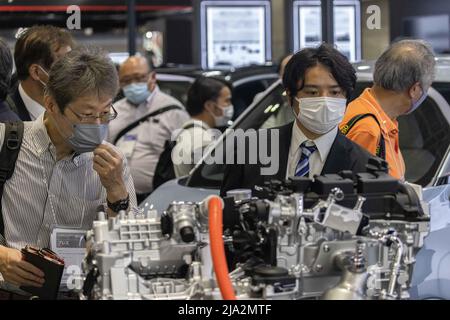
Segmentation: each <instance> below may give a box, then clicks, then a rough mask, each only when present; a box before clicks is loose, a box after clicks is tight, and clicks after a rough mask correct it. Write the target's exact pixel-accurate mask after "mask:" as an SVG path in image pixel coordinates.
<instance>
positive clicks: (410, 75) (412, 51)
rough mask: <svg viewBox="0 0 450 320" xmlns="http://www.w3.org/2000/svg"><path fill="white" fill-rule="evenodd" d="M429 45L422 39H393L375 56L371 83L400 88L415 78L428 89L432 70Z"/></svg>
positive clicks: (432, 63)
mask: <svg viewBox="0 0 450 320" xmlns="http://www.w3.org/2000/svg"><path fill="white" fill-rule="evenodd" d="M435 64H436V62H435V57H434V53H433V49H432V48H431V47H430V45H429V44H427V43H426V42H425V41H422V40H402V41H398V42H395V43H393V44H391V45H390V46H389V48H388V49H387V50H386V51H385V52H384V53H383V54H382V55H381V56H380V57H379V58H378V60H377V62H376V63H375V71H374V75H373V80H374V83H375V84H376V85H378V86H380V87H382V88H384V89H386V90H392V91H395V92H404V91H405V90H408V89H410V88H411V87H412V86H413V85H414V84H415V83H416V82H419V83H420V85H421V87H422V89H424V90H428V88H429V87H430V86H431V84H432V82H433V79H434V74H435V70H434V67H435Z"/></svg>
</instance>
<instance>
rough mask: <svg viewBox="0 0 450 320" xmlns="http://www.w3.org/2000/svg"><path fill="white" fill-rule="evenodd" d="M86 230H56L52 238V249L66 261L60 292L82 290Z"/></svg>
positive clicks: (53, 231)
mask: <svg viewBox="0 0 450 320" xmlns="http://www.w3.org/2000/svg"><path fill="white" fill-rule="evenodd" d="M85 235H86V230H83V229H66V228H58V227H56V228H54V229H53V230H52V233H51V236H50V249H51V250H52V251H54V252H55V253H56V254H57V255H58V256H60V257H61V258H63V259H64V264H65V267H64V272H63V275H62V278H61V285H60V291H68V290H74V289H78V290H79V289H81V287H82V274H83V272H82V268H81V264H82V262H83V259H84V257H85V255H86V238H85Z"/></svg>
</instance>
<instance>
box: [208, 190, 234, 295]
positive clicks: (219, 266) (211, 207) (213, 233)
mask: <svg viewBox="0 0 450 320" xmlns="http://www.w3.org/2000/svg"><path fill="white" fill-rule="evenodd" d="M208 211H209V242H210V246H211V256H212V260H213V266H214V272H215V274H216V279H217V283H218V285H219V288H220V292H221V293H222V298H223V299H224V300H236V295H235V294H234V289H233V285H232V284H231V280H230V277H229V276H228V266H227V260H226V257H225V249H224V244H223V237H222V233H223V220H222V199H220V198H219V197H212V198H211V199H210V200H209V202H208Z"/></svg>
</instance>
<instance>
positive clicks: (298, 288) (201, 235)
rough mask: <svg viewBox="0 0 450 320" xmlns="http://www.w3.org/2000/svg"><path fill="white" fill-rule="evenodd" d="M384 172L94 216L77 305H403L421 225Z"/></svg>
mask: <svg viewBox="0 0 450 320" xmlns="http://www.w3.org/2000/svg"><path fill="white" fill-rule="evenodd" d="M385 171H386V170H385V168H382V167H381V166H380V165H375V164H372V165H371V168H370V171H369V172H368V173H364V174H358V175H356V176H355V175H353V174H352V172H342V173H340V174H332V175H324V176H316V177H315V179H313V180H312V179H308V178H303V177H302V178H298V177H295V178H291V179H289V180H288V181H285V182H280V181H268V182H266V183H265V184H264V185H262V186H257V187H255V190H253V192H252V190H232V191H230V192H228V194H227V197H224V198H223V199H218V197H216V196H211V197H208V198H206V199H205V200H204V201H202V202H199V203H187V202H175V203H172V204H171V205H170V206H169V207H168V208H167V210H166V211H165V212H164V213H162V214H161V215H158V213H157V212H155V211H149V212H148V213H146V214H145V215H144V214H142V213H135V212H131V213H128V214H125V213H124V212H122V213H120V214H119V215H118V216H117V217H115V218H110V219H108V220H106V218H105V215H104V214H99V220H97V221H95V222H94V228H93V230H92V231H91V232H89V233H88V235H87V245H88V254H87V256H86V259H85V261H84V265H83V268H84V271H85V272H86V277H85V280H84V287H83V290H82V291H83V292H82V293H81V297H82V298H85V299H222V298H230V295H231V297H234V296H235V297H236V298H237V299H408V297H409V295H408V289H409V286H410V280H411V274H412V270H413V266H414V261H415V254H416V253H417V251H418V250H419V249H420V248H421V246H422V244H423V238H424V236H425V235H426V234H427V232H428V224H429V215H428V214H427V212H426V209H425V210H424V207H425V206H424V205H423V204H422V203H421V201H420V199H419V197H418V196H417V193H416V192H415V191H414V190H413V188H412V187H411V186H410V185H408V184H405V183H402V182H399V181H398V180H395V179H394V178H392V177H390V176H389V175H387V174H386V173H385ZM213 202H214V204H217V203H219V206H218V207H219V209H220V207H222V206H223V212H222V211H220V210H217V206H214V205H212V203H213ZM218 211H220V212H218ZM222 216H223V219H222ZM218 218H219V220H217V219H218ZM213 228H214V230H213ZM217 230H219V232H220V234H219V237H214V236H217ZM217 248H218V249H217ZM224 275H225V276H224ZM227 286H228V287H229V288H231V290H227V288H226V287H227ZM229 288H228V289H229Z"/></svg>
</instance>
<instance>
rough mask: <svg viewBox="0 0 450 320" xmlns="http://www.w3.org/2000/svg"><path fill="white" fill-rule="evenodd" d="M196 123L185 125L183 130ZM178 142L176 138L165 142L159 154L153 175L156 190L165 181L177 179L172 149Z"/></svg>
mask: <svg viewBox="0 0 450 320" xmlns="http://www.w3.org/2000/svg"><path fill="white" fill-rule="evenodd" d="M194 126H195V124H194V123H191V124H189V125H187V126H186V127H183V130H186V129H190V128H193V127H194ZM176 144H177V142H176V140H175V141H172V140H167V141H166V142H165V143H164V150H163V152H162V153H161V155H160V156H159V159H158V163H157V164H156V168H155V175H154V176H153V190H156V188H158V187H159V186H160V185H162V184H163V183H165V182H167V181H169V180H172V179H175V170H174V169H173V161H172V150H173V148H175V145H176Z"/></svg>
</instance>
